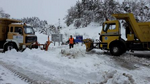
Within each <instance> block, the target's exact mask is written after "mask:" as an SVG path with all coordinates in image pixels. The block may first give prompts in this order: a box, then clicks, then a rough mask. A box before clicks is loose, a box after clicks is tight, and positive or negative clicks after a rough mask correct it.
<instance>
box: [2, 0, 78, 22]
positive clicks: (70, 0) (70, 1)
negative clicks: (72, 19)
mask: <svg viewBox="0 0 150 84" xmlns="http://www.w3.org/2000/svg"><path fill="white" fill-rule="evenodd" d="M76 1H77V0H0V8H2V9H3V10H4V11H5V12H6V13H8V14H10V15H11V18H23V17H32V16H36V17H39V18H40V19H42V20H47V21H48V23H49V24H56V23H58V19H59V18H60V19H61V20H62V19H63V18H64V17H65V15H66V14H67V10H68V9H69V8H70V7H71V6H74V5H75V4H76Z"/></svg>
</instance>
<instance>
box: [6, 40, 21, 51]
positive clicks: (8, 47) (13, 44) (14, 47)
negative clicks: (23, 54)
mask: <svg viewBox="0 0 150 84" xmlns="http://www.w3.org/2000/svg"><path fill="white" fill-rule="evenodd" d="M12 49H15V50H16V51H18V48H17V45H16V44H15V43H12V42H11V43H7V44H6V45H5V47H4V52H6V51H8V50H12Z"/></svg>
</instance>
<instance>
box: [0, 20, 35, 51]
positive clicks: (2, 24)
mask: <svg viewBox="0 0 150 84" xmlns="http://www.w3.org/2000/svg"><path fill="white" fill-rule="evenodd" d="M0 33H1V34H0V37H1V38H0V42H1V44H0V45H1V46H0V47H1V48H2V49H3V51H7V50H9V49H12V48H14V49H16V50H17V51H19V50H24V49H25V48H26V47H32V44H33V43H34V42H37V36H36V35H35V32H34V30H33V28H32V27H31V26H28V25H26V24H21V23H20V21H18V20H13V19H4V18H1V19H0Z"/></svg>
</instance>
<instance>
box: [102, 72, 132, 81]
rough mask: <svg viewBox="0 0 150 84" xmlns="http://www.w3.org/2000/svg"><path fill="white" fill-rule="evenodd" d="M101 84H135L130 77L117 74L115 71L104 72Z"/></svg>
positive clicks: (124, 74)
mask: <svg viewBox="0 0 150 84" xmlns="http://www.w3.org/2000/svg"><path fill="white" fill-rule="evenodd" d="M103 77H104V81H103V82H101V83H102V84H135V83H134V79H133V77H132V75H129V74H126V73H123V74H121V73H118V72H117V71H108V72H105V75H104V76H103Z"/></svg>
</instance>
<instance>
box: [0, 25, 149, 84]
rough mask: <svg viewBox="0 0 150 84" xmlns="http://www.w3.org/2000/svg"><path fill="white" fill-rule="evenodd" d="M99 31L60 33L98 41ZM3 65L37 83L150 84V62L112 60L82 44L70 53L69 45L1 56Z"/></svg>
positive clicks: (42, 39) (43, 37)
mask: <svg viewBox="0 0 150 84" xmlns="http://www.w3.org/2000/svg"><path fill="white" fill-rule="evenodd" d="M100 31H101V27H98V26H89V27H88V28H81V29H74V28H73V27H70V28H69V29H67V28H65V29H63V30H62V31H61V33H63V34H64V41H66V40H67V39H68V38H69V36H70V34H71V35H74V36H75V35H78V34H80V35H83V36H84V38H93V39H98V38H99V36H98V33H100ZM36 35H37V36H38V40H39V42H40V43H45V41H46V40H47V36H46V35H43V34H39V33H36ZM138 53H140V52H138ZM142 53H143V52H142ZM142 53H141V54H142ZM147 53H148V54H149V52H147ZM0 61H3V62H5V63H7V64H8V65H10V66H11V65H13V67H11V68H13V69H15V70H17V71H18V72H21V73H22V74H25V75H27V76H29V77H30V78H32V79H34V80H37V81H39V82H40V81H46V82H47V83H52V84H59V83H60V84H65V83H66V84H71V83H73V84H88V83H92V84H93V83H102V84H150V74H149V72H150V59H147V58H139V57H135V56H133V55H131V54H127V53H126V54H124V55H122V56H121V57H113V56H110V55H109V54H104V51H102V50H92V51H91V52H88V53H87V52H85V45H82V44H77V45H75V47H74V48H73V49H69V46H68V45H62V46H59V45H56V46H54V45H53V43H52V44H51V45H50V46H49V50H48V51H43V50H40V49H33V50H30V49H26V50H25V51H24V52H16V51H15V50H12V51H8V52H6V53H0ZM5 73H6V72H5ZM10 78H12V77H10ZM13 82H14V80H12V84H16V83H13ZM17 84H18V83H17ZM19 84H20V83H19ZM21 84H23V83H21Z"/></svg>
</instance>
